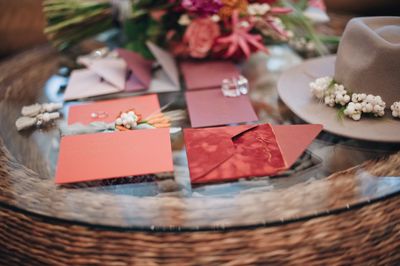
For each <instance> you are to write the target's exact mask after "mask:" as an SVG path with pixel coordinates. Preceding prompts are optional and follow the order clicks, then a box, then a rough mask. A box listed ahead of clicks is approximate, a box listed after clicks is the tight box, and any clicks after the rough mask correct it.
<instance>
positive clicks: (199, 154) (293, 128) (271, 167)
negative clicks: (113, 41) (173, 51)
mask: <svg viewBox="0 0 400 266" xmlns="http://www.w3.org/2000/svg"><path fill="white" fill-rule="evenodd" d="M148 47H149V49H150V50H151V52H152V53H153V55H154V57H155V58H156V60H155V61H152V60H147V59H144V58H143V57H141V56H140V55H138V54H136V53H134V52H131V51H127V50H124V49H117V50H116V52H117V54H118V57H105V58H97V59H93V60H88V59H84V60H83V59H82V61H81V62H82V63H83V64H85V65H86V67H87V69H82V70H75V71H73V72H72V74H71V77H70V81H69V84H68V87H67V90H66V93H65V100H72V99H79V98H86V97H91V96H98V95H103V94H109V93H116V92H121V91H135V92H136V91H143V92H146V93H149V92H166V91H176V90H179V89H180V83H179V78H180V77H179V71H178V69H180V72H181V73H182V76H183V79H184V81H185V85H186V89H187V91H186V93H185V98H186V103H187V107H188V112H189V116H190V121H191V125H192V127H193V128H187V129H184V141H185V145H186V153H187V158H188V165H189V171H190V178H191V182H192V183H193V184H201V183H210V182H224V181H231V180H237V179H239V178H243V177H252V176H272V175H276V174H278V173H280V172H282V171H284V170H287V169H288V168H290V167H291V166H292V165H293V164H294V163H295V161H296V160H297V159H298V158H299V157H300V156H301V154H302V153H303V152H304V151H305V150H306V148H307V146H308V145H309V144H310V143H311V142H312V140H313V139H314V138H315V137H316V136H317V135H318V134H319V132H320V131H321V129H322V126H321V125H281V126H276V125H269V124H262V125H249V124H248V123H249V122H253V121H257V120H258V118H257V115H256V113H255V112H254V109H253V107H252V104H251V101H250V99H249V97H248V95H243V94H242V95H237V96H236V97H227V96H225V95H224V94H223V93H222V90H221V84H222V80H224V79H232V78H237V77H239V75H240V73H239V70H238V69H237V68H236V66H235V65H234V64H233V63H232V62H229V61H207V62H197V61H196V62H194V61H184V62H180V64H179V65H177V63H176V62H175V60H174V58H173V57H172V56H171V55H170V54H169V53H168V52H166V51H164V50H162V49H160V48H159V47H157V46H155V45H154V44H152V43H148ZM155 62H157V63H158V68H157V67H155ZM178 66H179V67H178ZM129 110H131V111H132V110H134V114H135V115H140V116H141V117H143V118H146V117H148V116H149V115H153V114H155V113H157V112H159V111H160V104H159V101H158V97H157V95H156V94H149V95H144V96H137V97H129V98H120V99H115V100H108V101H99V102H94V103H88V104H79V105H74V106H72V107H71V108H70V110H69V114H68V124H69V125H73V124H76V123H79V124H82V125H89V124H90V125H92V124H91V123H92V122H105V123H113V122H115V121H116V119H117V117H119V116H121V113H122V112H128V111H129ZM134 114H132V115H134ZM124 115H125V116H126V114H124ZM105 123H103V124H105ZM239 123H247V124H245V125H238V126H226V125H230V124H239ZM107 125H108V124H107ZM112 125H113V124H112ZM214 126H221V127H214ZM128 129H130V127H129V128H128ZM170 172H173V162H172V151H171V142H170V131H169V129H167V128H158V129H157V128H152V129H143V130H139V129H135V130H127V131H113V132H107V133H96V134H85V135H74V136H65V137H62V139H61V144H60V154H59V159H58V167H57V172H56V178H55V181H56V183H57V184H67V183H74V182H87V181H94V180H102V179H109V178H118V177H127V176H136V175H146V174H156V173H170Z"/></svg>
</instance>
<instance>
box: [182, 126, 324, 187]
mask: <svg viewBox="0 0 400 266" xmlns="http://www.w3.org/2000/svg"><path fill="white" fill-rule="evenodd" d="M321 130H322V126H321V125H282V126H271V125H269V124H263V125H242V126H234V127H216V128H202V129H185V130H184V138H185V145H186V153H187V157H188V164H189V170H190V178H191V181H192V183H194V184H196V183H207V182H223V181H228V180H236V179H239V178H243V177H252V176H271V175H276V174H277V173H279V172H281V171H283V170H286V169H288V168H290V167H291V166H292V165H293V163H294V162H295V161H296V160H297V158H298V157H299V156H300V155H301V154H302V153H303V152H304V151H305V150H306V149H307V146H308V145H309V144H310V143H311V142H312V140H313V139H314V138H315V137H316V136H317V135H318V134H319V132H320V131H321Z"/></svg>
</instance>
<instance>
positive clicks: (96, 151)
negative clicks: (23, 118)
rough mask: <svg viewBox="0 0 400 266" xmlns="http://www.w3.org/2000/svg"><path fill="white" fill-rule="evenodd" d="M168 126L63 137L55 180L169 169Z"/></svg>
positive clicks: (130, 174) (75, 180)
mask: <svg viewBox="0 0 400 266" xmlns="http://www.w3.org/2000/svg"><path fill="white" fill-rule="evenodd" d="M173 169H174V167H173V162H172V153H171V141H170V135H169V129H167V128H159V129H148V130H129V131H122V132H113V133H97V134H85V135H74V136H65V137H63V138H62V139H61V143H60V153H59V157H58V164H57V171H56V177H55V182H56V183H57V184H67V183H75V182H87V181H94V180H101V179H109V178H117V177H126V176H136V175H145V174H154V173H165V172H172V171H173Z"/></svg>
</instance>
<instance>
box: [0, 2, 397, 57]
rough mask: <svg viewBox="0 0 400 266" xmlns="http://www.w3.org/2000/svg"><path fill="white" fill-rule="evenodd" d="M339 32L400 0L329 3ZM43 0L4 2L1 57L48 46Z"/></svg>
mask: <svg viewBox="0 0 400 266" xmlns="http://www.w3.org/2000/svg"><path fill="white" fill-rule="evenodd" d="M325 3H326V5H327V8H328V13H329V14H330V16H331V19H332V20H331V22H330V23H331V24H333V25H331V26H333V27H334V28H337V29H338V30H339V31H340V29H341V28H342V27H344V25H345V24H346V22H347V21H348V19H349V18H351V17H354V16H377V15H397V16H398V15H400V0H362V1H360V0H325ZM44 26H45V20H44V17H43V14H42V0H17V1H10V0H0V36H1V42H0V58H4V57H7V56H10V55H13V54H15V53H17V52H19V51H21V50H24V49H27V48H29V47H32V46H35V45H38V44H42V43H45V42H46V41H47V40H46V37H45V36H44V34H43V28H44Z"/></svg>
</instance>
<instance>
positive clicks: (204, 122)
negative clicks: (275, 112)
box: [186, 89, 258, 127]
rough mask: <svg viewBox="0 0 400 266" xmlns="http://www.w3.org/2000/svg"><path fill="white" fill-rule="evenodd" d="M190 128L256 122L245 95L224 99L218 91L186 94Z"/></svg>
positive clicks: (189, 92) (251, 107)
mask: <svg viewBox="0 0 400 266" xmlns="http://www.w3.org/2000/svg"><path fill="white" fill-rule="evenodd" d="M186 103H187V107H188V111H189V116H190V122H191V125H192V127H207V126H218V125H227V124H234V123H242V122H252V121H256V120H258V117H257V115H256V113H255V112H254V109H253V106H252V105H251V102H250V99H249V97H248V96H247V95H241V96H239V97H226V96H224V95H223V94H222V92H221V90H220V89H211V90H199V91H188V92H186Z"/></svg>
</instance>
